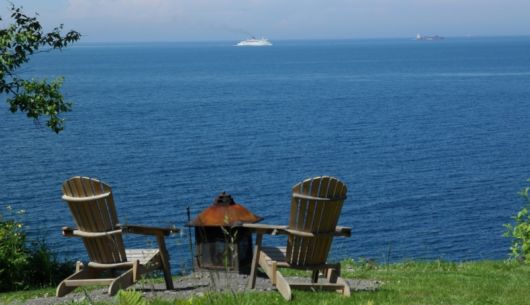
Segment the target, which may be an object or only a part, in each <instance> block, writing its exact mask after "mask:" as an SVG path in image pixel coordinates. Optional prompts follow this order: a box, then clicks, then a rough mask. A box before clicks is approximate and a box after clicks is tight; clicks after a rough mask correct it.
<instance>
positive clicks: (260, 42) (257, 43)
mask: <svg viewBox="0 0 530 305" xmlns="http://www.w3.org/2000/svg"><path fill="white" fill-rule="evenodd" d="M236 46H238V47H267V46H272V43H271V42H270V41H269V40H267V39H266V38H261V39H257V38H255V37H252V38H250V39H245V40H242V41H240V42H239V43H238V44H236Z"/></svg>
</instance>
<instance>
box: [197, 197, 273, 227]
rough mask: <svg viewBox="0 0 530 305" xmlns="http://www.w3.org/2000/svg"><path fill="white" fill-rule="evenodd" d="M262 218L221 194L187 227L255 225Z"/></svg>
mask: <svg viewBox="0 0 530 305" xmlns="http://www.w3.org/2000/svg"><path fill="white" fill-rule="evenodd" d="M262 219H263V218H262V217H259V216H256V215H254V214H253V213H251V212H250V211H249V210H247V208H245V207H244V206H242V205H240V204H239V203H236V202H235V201H234V199H233V198H232V196H230V194H227V193H226V192H222V193H221V194H219V195H218V196H217V197H215V199H214V201H213V203H212V205H210V206H209V207H208V208H206V209H204V210H203V211H202V212H201V213H200V214H199V215H198V216H197V217H195V219H193V220H192V221H191V222H190V223H189V225H190V226H193V227H208V226H231V225H233V224H234V223H237V222H246V223H255V222H258V221H261V220H262Z"/></svg>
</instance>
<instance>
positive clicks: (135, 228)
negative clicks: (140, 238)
mask: <svg viewBox="0 0 530 305" xmlns="http://www.w3.org/2000/svg"><path fill="white" fill-rule="evenodd" d="M116 227H117V228H120V229H122V230H123V232H124V233H132V234H141V235H155V236H156V235H163V236H168V235H169V234H171V233H178V232H180V229H178V228H160V227H150V226H142V225H130V224H117V225H116Z"/></svg>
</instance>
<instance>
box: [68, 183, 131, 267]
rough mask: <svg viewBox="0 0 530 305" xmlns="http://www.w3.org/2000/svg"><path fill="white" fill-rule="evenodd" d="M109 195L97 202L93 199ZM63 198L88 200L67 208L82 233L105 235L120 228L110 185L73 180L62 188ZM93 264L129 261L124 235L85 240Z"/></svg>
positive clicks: (72, 203) (69, 203) (70, 204)
mask: <svg viewBox="0 0 530 305" xmlns="http://www.w3.org/2000/svg"><path fill="white" fill-rule="evenodd" d="M105 193H108V195H106V196H103V197H100V198H97V199H94V198H90V197H91V196H95V195H101V194H105ZM63 194H64V195H67V196H71V197H76V198H78V199H83V198H86V200H85V201H84V200H81V201H79V200H76V201H68V200H67V199H65V200H66V202H67V203H68V207H69V208H70V212H71V213H72V217H73V218H74V220H75V223H76V225H77V227H78V228H79V230H82V231H85V232H106V231H111V230H114V229H115V226H116V224H118V217H117V214H116V207H115V205H114V200H113V198H112V190H111V188H110V186H108V185H107V184H105V183H103V182H101V181H99V180H96V179H92V178H88V177H73V178H70V179H68V180H67V181H65V182H64V184H63ZM83 243H84V244H85V248H86V249H87V252H88V256H89V257H90V260H91V261H93V262H97V263H107V264H111V263H121V262H125V261H127V257H126V255H125V247H124V245H123V239H122V236H121V234H115V235H109V236H103V237H90V238H83Z"/></svg>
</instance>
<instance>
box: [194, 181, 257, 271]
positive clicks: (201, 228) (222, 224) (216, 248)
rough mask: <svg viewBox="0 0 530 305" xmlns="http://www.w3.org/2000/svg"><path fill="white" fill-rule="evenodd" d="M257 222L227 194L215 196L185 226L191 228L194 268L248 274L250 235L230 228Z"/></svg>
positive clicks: (248, 231)
mask: <svg viewBox="0 0 530 305" xmlns="http://www.w3.org/2000/svg"><path fill="white" fill-rule="evenodd" d="M261 220H262V218H261V217H259V216H256V215H254V214H252V213H251V212H250V211H249V210H247V209H246V208H245V207H244V206H242V205H240V204H238V203H236V202H234V199H233V198H232V196H230V195H229V194H227V193H225V192H223V193H221V194H220V195H219V196H217V197H215V199H214V201H213V204H212V205H211V206H209V207H208V208H206V209H205V210H203V211H202V212H201V213H200V214H199V215H198V216H197V217H195V219H193V220H192V221H190V222H189V223H188V225H189V226H192V227H194V228H195V260H194V267H195V269H197V270H205V269H206V270H226V271H233V272H239V273H247V274H248V273H249V272H250V263H251V261H252V232H251V231H250V230H248V229H245V228H241V227H237V226H234V225H235V224H237V223H255V222H259V221H261Z"/></svg>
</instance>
